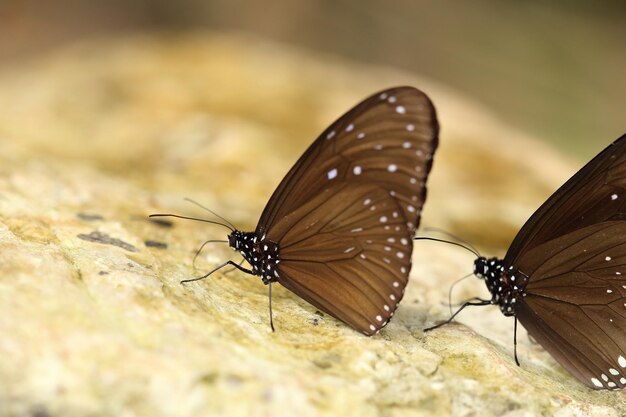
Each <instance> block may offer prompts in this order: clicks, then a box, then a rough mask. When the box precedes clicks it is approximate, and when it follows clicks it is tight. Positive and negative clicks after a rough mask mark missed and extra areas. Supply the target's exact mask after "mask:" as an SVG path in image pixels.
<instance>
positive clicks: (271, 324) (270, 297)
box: [267, 281, 274, 332]
mask: <svg viewBox="0 0 626 417" xmlns="http://www.w3.org/2000/svg"><path fill="white" fill-rule="evenodd" d="M267 285H268V287H269V302H270V327H271V328H272V332H273V331H274V315H273V314H272V282H271V281H270V282H269V284H267Z"/></svg>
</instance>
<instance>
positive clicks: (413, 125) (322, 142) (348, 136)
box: [256, 87, 438, 235]
mask: <svg viewBox="0 0 626 417" xmlns="http://www.w3.org/2000/svg"><path fill="white" fill-rule="evenodd" d="M437 133H438V125H437V119H436V116H435V109H434V107H433V106H432V103H431V102H430V100H429V99H428V97H427V96H426V95H425V94H424V93H422V92H421V91H419V90H417V89H415V88H413V87H397V88H391V89H388V90H385V91H382V92H380V93H377V94H375V95H373V96H371V97H369V98H367V99H365V100H364V101H362V102H361V103H359V104H358V105H357V106H355V107H354V108H353V109H351V110H350V111H348V112H347V113H346V114H344V115H343V116H341V117H340V118H339V119H338V120H337V121H335V122H334V123H333V124H332V125H330V127H328V129H326V130H325V131H324V132H323V133H322V134H321V135H320V136H319V137H318V138H317V139H316V140H315V142H313V144H312V145H311V146H310V147H309V148H308V149H307V150H306V152H304V154H303V155H302V157H300V159H299V160H298V161H297V162H296V164H295V165H294V166H293V168H291V170H290V171H289V173H288V174H287V175H286V176H285V178H284V179H283V181H282V182H281V183H280V185H279V186H278V188H277V189H276V191H275V192H274V194H273V195H272V197H271V198H270V200H269V202H268V204H267V206H266V207H265V210H264V211H263V214H262V215H261V218H260V220H259V223H258V225H257V230H256V232H257V234H258V235H263V234H264V233H266V232H268V231H270V230H271V229H272V227H273V226H274V224H275V223H276V222H279V221H281V220H282V219H283V218H284V217H285V216H287V215H289V214H290V213H291V212H292V211H294V210H296V209H298V208H299V207H301V206H302V205H304V204H306V203H307V202H308V201H309V200H310V199H311V197H312V196H315V195H317V194H319V193H322V192H323V191H324V190H325V189H326V188H328V187H330V186H334V185H336V184H339V183H350V184H375V185H378V186H380V187H381V188H383V189H385V190H387V192H389V193H391V195H392V197H394V198H395V199H397V200H398V202H399V204H400V205H401V210H402V212H403V216H404V218H405V219H406V222H407V223H408V227H409V231H410V232H411V234H412V233H413V232H414V231H415V229H416V227H417V225H418V223H419V214H420V212H421V208H422V205H423V203H424V200H425V198H426V187H425V182H426V178H427V176H428V173H429V171H430V168H431V164H432V155H433V153H434V152H435V149H436V147H437Z"/></svg>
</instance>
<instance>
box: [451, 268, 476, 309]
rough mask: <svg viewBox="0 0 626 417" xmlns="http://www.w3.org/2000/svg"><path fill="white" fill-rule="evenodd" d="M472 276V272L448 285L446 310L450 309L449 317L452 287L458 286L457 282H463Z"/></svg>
mask: <svg viewBox="0 0 626 417" xmlns="http://www.w3.org/2000/svg"><path fill="white" fill-rule="evenodd" d="M472 275H474V273H473V272H472V273H470V274H467V275H465V276H464V277H463V278H459V279H457V280H456V281H454V282H453V283H452V285H450V289H449V290H448V308H449V309H450V315H452V290H453V289H454V286H455V285H456V284H458V283H459V282H461V281H463V280H464V279H465V278H469V277H471V276H472Z"/></svg>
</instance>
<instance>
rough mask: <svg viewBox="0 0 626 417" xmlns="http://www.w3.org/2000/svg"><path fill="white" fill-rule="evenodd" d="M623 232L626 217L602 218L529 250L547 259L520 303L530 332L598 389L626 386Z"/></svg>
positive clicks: (625, 245)
mask: <svg viewBox="0 0 626 417" xmlns="http://www.w3.org/2000/svg"><path fill="white" fill-rule="evenodd" d="M624 236H626V222H621V221H612V222H604V223H598V224H595V225H591V226H587V227H585V228H583V229H580V230H577V231H575V232H572V233H570V234H567V235H565V236H562V237H560V238H557V239H553V240H552V241H550V242H548V243H545V244H543V245H541V246H539V247H537V248H536V249H535V250H533V251H531V252H530V253H529V254H528V255H527V256H529V257H532V256H535V257H537V256H538V255H540V254H547V255H549V256H548V259H547V260H545V261H544V262H542V263H540V264H538V265H537V269H536V270H535V271H534V272H533V274H532V277H531V280H530V281H529V284H528V286H527V287H526V294H527V295H526V296H525V297H524V298H523V300H520V301H521V302H520V303H519V304H518V307H517V308H516V314H517V317H518V318H519V320H520V322H521V323H522V325H524V327H525V328H526V330H528V332H529V334H530V335H532V336H533V337H534V338H535V339H536V340H537V341H538V342H539V343H540V344H541V345H542V346H543V347H544V348H545V349H546V350H547V351H549V352H550V353H551V354H552V356H554V358H555V359H556V360H557V361H558V362H559V363H560V364H561V365H562V366H563V367H564V368H566V369H568V370H569V371H570V372H571V373H572V374H574V375H575V376H576V377H577V378H578V379H579V380H580V381H582V382H583V383H584V384H586V385H588V386H589V387H591V388H595V389H600V388H604V389H606V388H608V389H612V388H615V389H617V388H625V387H626V279H625V278H624V277H626V241H625V240H624ZM539 251H541V253H540V252H539ZM622 274H623V275H622Z"/></svg>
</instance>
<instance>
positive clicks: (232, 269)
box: [224, 257, 246, 275]
mask: <svg viewBox="0 0 626 417" xmlns="http://www.w3.org/2000/svg"><path fill="white" fill-rule="evenodd" d="M245 260H246V259H245V258H243V257H242V258H241V261H239V264H238V265H239V266H241V264H242V263H243V261H245ZM235 269H236V268H230V269H229V270H228V271H226V272H224V275H226V274H230V273H231V272H233V271H234V270H235Z"/></svg>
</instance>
